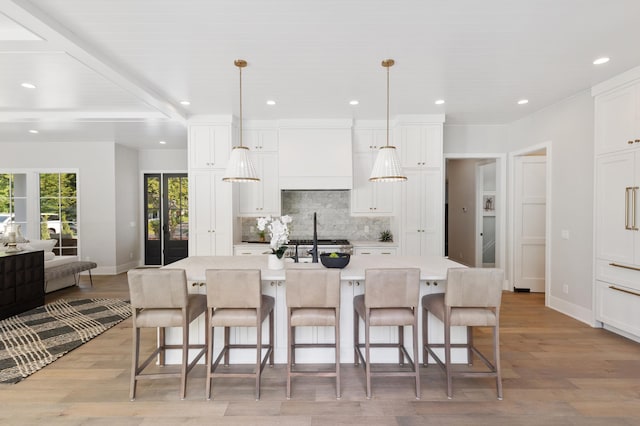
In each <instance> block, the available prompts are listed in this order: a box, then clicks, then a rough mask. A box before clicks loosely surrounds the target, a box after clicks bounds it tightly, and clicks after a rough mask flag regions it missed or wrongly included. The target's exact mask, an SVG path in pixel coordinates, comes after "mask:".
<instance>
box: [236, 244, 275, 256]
mask: <svg viewBox="0 0 640 426" xmlns="http://www.w3.org/2000/svg"><path fill="white" fill-rule="evenodd" d="M269 253H271V248H270V247H269V244H242V245H236V246H235V247H234V248H233V255H234V256H263V255H265V254H269Z"/></svg>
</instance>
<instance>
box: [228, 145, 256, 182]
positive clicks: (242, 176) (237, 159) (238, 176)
mask: <svg viewBox="0 0 640 426" xmlns="http://www.w3.org/2000/svg"><path fill="white" fill-rule="evenodd" d="M222 180H223V181H225V182H260V179H259V178H258V175H257V174H256V169H255V168H254V167H253V163H252V162H251V160H250V159H249V148H247V147H246V146H236V147H234V148H233V150H231V156H230V157H229V164H228V165H227V170H226V171H225V173H224V177H223V178H222Z"/></svg>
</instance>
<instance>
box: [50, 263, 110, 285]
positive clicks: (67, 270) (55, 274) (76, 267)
mask: <svg viewBox="0 0 640 426" xmlns="http://www.w3.org/2000/svg"><path fill="white" fill-rule="evenodd" d="M97 267H98V264H97V263H96V262H90V261H88V260H78V261H75V262H70V263H65V264H64V265H60V266H54V267H51V268H45V270H44V289H45V291H46V290H47V282H48V281H49V280H55V279H56V278H61V277H66V276H67V275H72V274H73V276H74V278H75V281H76V285H78V277H77V275H76V274H78V273H80V272H83V271H89V281H90V282H91V287H93V277H92V276H91V270H92V269H93V268H97Z"/></svg>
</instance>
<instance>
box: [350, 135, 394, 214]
mask: <svg viewBox="0 0 640 426" xmlns="http://www.w3.org/2000/svg"><path fill="white" fill-rule="evenodd" d="M386 132H387V131H386V129H371V128H356V129H354V130H353V189H352V190H351V214H352V215H353V216H393V215H394V214H395V210H396V209H395V200H394V194H395V192H396V185H394V184H393V183H391V182H369V176H370V175H371V170H372V169H373V164H374V163H375V161H376V157H377V155H378V151H379V150H380V147H381V146H384V145H385V144H386V135H387V133H386Z"/></svg>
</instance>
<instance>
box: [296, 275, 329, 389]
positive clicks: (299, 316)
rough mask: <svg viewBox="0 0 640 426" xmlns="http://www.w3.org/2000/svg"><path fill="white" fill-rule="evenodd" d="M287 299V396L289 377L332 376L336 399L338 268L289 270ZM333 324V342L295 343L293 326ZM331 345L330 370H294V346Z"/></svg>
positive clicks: (326, 325)
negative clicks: (332, 349) (332, 356)
mask: <svg viewBox="0 0 640 426" xmlns="http://www.w3.org/2000/svg"><path fill="white" fill-rule="evenodd" d="M286 298H287V299H286V300H287V302H286V303H287V336H288V342H289V343H288V345H287V399H290V398H291V378H292V377H300V376H315V377H335V378H336V398H337V399H340V271H339V270H337V269H288V270H287V278H286ZM323 326H324V327H333V328H334V332H335V341H334V343H296V341H295V337H296V331H295V328H296V327H323ZM298 348H334V349H335V369H334V370H333V371H318V370H315V371H294V370H293V366H294V365H295V356H296V349H298Z"/></svg>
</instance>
